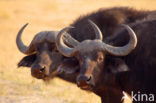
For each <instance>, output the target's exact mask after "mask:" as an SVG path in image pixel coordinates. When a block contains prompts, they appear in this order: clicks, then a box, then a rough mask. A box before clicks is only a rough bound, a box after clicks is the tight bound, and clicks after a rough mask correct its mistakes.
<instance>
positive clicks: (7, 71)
mask: <svg viewBox="0 0 156 103" xmlns="http://www.w3.org/2000/svg"><path fill="white" fill-rule="evenodd" d="M155 5H156V0H0V103H100V98H99V97H98V96H96V95H94V94H93V93H90V92H86V91H82V90H80V89H79V88H77V86H76V85H74V84H71V83H67V82H65V81H63V80H60V79H58V78H55V79H54V80H52V81H51V82H50V84H49V85H46V84H45V83H44V82H43V81H41V80H37V79H34V78H32V77H31V74H30V69H29V68H17V63H18V61H19V60H20V59H21V58H22V57H23V56H24V55H23V54H22V53H20V52H19V51H18V49H17V47H16V43H15V39H16V34H17V32H18V30H19V29H20V28H21V26H23V25H24V24H25V23H29V25H28V27H27V28H26V29H25V31H24V33H23V36H22V39H23V41H24V43H25V44H27V45H28V44H29V43H30V41H31V40H32V38H33V36H34V35H35V34H36V33H38V32H40V31H43V30H60V29H61V28H63V27H65V26H68V25H69V24H71V23H72V22H73V21H74V20H75V19H76V18H78V17H79V16H83V15H85V14H88V13H90V12H93V11H96V10H98V9H99V8H109V7H114V6H129V7H134V8H136V9H139V10H142V9H143V10H155V9H156V6H155Z"/></svg>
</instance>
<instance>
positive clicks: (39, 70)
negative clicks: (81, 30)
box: [16, 24, 77, 80]
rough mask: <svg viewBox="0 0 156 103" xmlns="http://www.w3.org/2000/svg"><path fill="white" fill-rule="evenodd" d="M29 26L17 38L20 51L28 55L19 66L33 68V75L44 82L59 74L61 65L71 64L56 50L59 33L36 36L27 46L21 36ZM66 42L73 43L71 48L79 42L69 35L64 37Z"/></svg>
mask: <svg viewBox="0 0 156 103" xmlns="http://www.w3.org/2000/svg"><path fill="white" fill-rule="evenodd" d="M27 25H28V24H25V25H24V26H23V27H22V28H21V29H20V30H19V32H18V34H17V37H16V44H17V47H18V49H19V51H21V52H22V53H24V54H26V55H27V56H26V57H24V58H23V59H22V60H21V61H20V62H19V63H18V66H19V67H20V66H24V67H31V74H32V76H33V77H35V78H38V79H44V80H46V79H49V78H52V77H53V76H55V75H56V74H57V73H58V72H57V68H58V67H59V65H61V63H69V62H63V60H64V56H63V55H62V54H60V53H59V52H58V51H57V49H56V45H55V40H56V36H57V34H58V32H57V31H42V32H39V33H38V34H36V35H35V37H34V38H33V40H32V41H31V43H30V45H29V46H26V45H24V43H23V41H22V40H21V35H22V32H23V30H24V29H25V27H26V26H27ZM64 40H65V41H66V42H70V43H71V45H69V46H73V45H76V42H77V41H76V40H74V41H72V40H71V39H70V35H68V34H67V35H65V36H64ZM62 65H63V64H62ZM66 65H68V64H66ZM61 68H62V67H61Z"/></svg>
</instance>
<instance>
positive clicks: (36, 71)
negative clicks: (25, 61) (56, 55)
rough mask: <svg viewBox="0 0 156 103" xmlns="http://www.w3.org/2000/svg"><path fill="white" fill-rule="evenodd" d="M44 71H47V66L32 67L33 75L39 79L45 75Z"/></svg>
mask: <svg viewBox="0 0 156 103" xmlns="http://www.w3.org/2000/svg"><path fill="white" fill-rule="evenodd" d="M44 73H45V66H38V65H36V66H33V67H32V68H31V75H32V76H33V77H36V78H38V79H41V78H43V77H44Z"/></svg>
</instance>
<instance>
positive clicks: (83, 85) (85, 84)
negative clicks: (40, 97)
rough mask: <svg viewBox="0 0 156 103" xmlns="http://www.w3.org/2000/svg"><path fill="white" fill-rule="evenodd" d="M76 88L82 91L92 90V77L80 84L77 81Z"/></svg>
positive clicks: (93, 84)
mask: <svg viewBox="0 0 156 103" xmlns="http://www.w3.org/2000/svg"><path fill="white" fill-rule="evenodd" d="M77 86H78V87H79V88H81V89H83V90H92V88H94V86H95V83H94V80H93V77H92V76H91V77H89V78H88V80H85V81H81V82H78V81H77Z"/></svg>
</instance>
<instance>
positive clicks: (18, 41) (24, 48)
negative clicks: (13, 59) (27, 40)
mask: <svg viewBox="0 0 156 103" xmlns="http://www.w3.org/2000/svg"><path fill="white" fill-rule="evenodd" d="M27 25H28V23H26V24H25V25H24V26H23V27H22V28H21V29H20V30H19V32H18V34H17V37H16V44H17V47H18V49H19V50H20V51H21V52H22V53H24V54H30V53H31V52H32V51H30V50H29V49H30V47H27V46H26V45H24V43H23V41H22V40H21V35H22V32H23V30H24V29H25V28H26V26H27Z"/></svg>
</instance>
